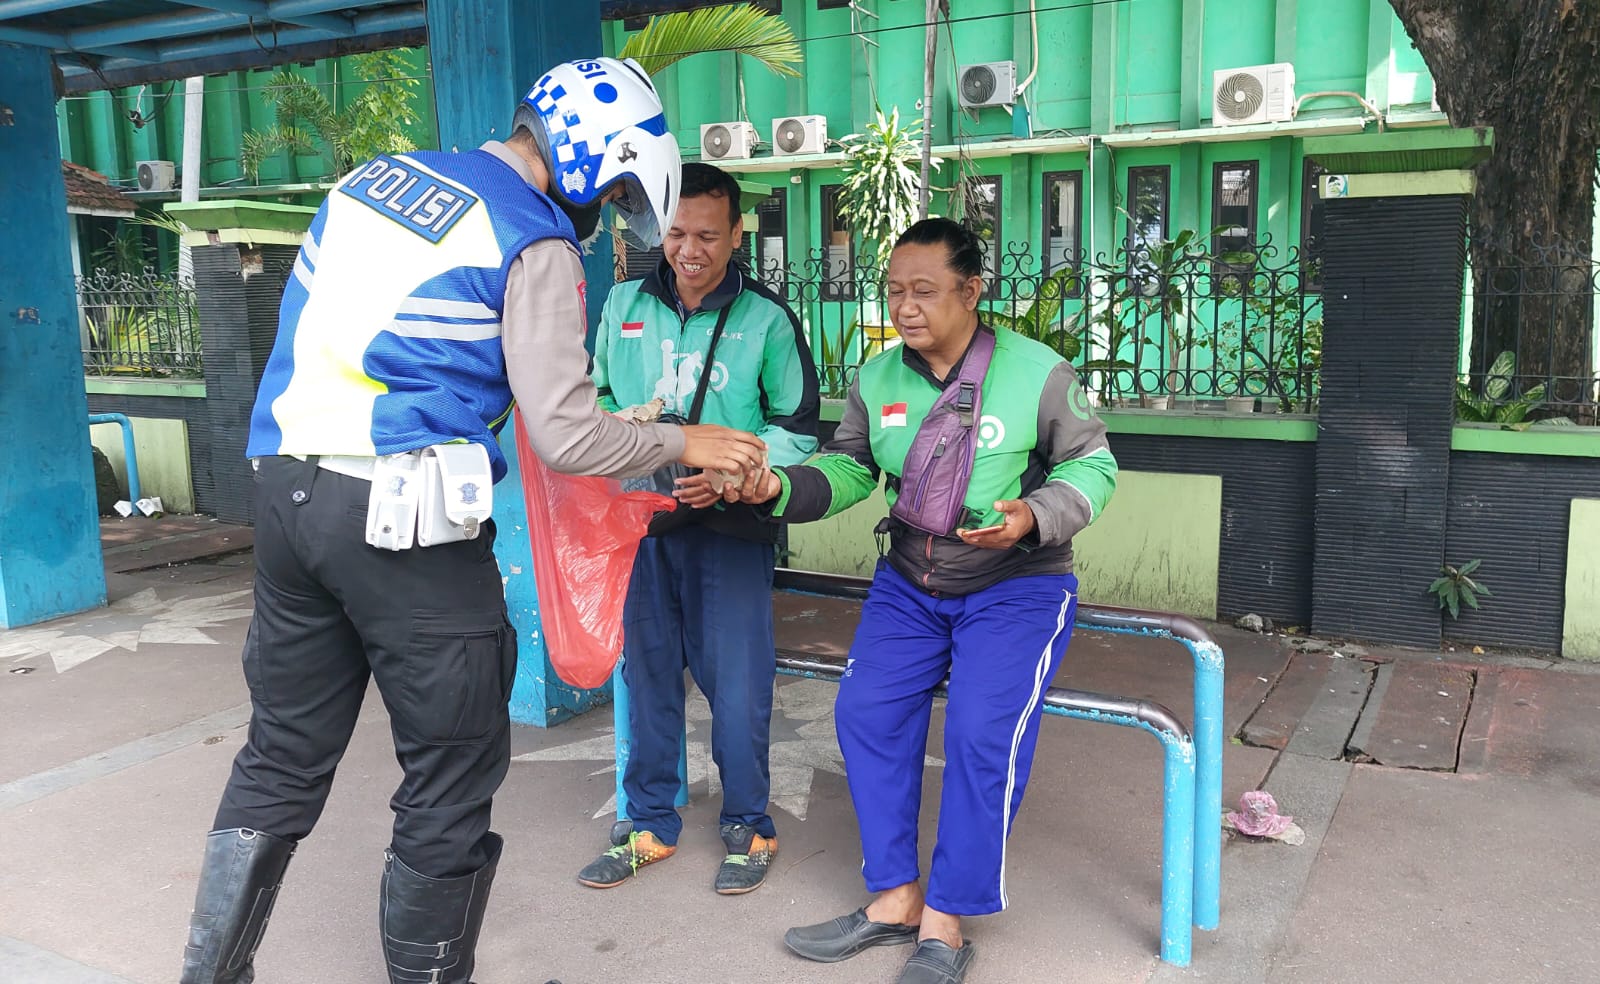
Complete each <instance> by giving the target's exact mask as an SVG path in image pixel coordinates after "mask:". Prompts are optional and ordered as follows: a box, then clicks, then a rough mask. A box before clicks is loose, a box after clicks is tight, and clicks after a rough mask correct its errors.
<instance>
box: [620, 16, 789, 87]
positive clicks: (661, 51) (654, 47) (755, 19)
mask: <svg viewBox="0 0 1600 984" xmlns="http://www.w3.org/2000/svg"><path fill="white" fill-rule="evenodd" d="M704 51H731V52H734V53H736V54H740V55H748V56H750V57H751V58H754V59H755V60H756V61H759V62H760V63H761V64H763V65H765V66H766V67H767V68H768V69H770V70H771V71H772V72H773V73H775V74H777V75H784V76H790V77H798V76H799V74H800V72H799V70H798V69H796V68H795V66H796V65H799V64H800V62H801V61H802V60H803V58H804V56H803V55H802V54H801V52H800V42H799V41H797V40H796V39H795V36H794V31H793V30H792V29H790V27H789V24H788V22H787V21H785V20H784V19H783V18H781V17H774V16H773V15H772V14H770V13H768V12H767V11H765V10H762V9H760V8H759V7H752V6H751V5H749V4H737V5H730V6H722V7H699V8H696V9H694V10H684V11H679V12H677V13H672V14H661V15H658V16H655V17H651V18H650V20H649V22H648V23H646V24H645V26H644V29H643V30H641V31H640V32H639V33H637V34H635V35H633V36H632V37H630V38H629V39H628V41H627V43H626V44H624V45H623V46H622V50H620V51H618V52H617V57H618V58H632V59H634V60H635V61H637V62H638V63H639V64H640V65H641V66H642V67H643V68H644V70H645V71H646V72H649V73H650V74H651V75H654V74H656V73H657V72H659V71H661V70H662V69H664V68H666V67H667V66H668V65H671V64H673V63H674V62H677V61H681V60H682V59H684V58H687V57H689V56H690V55H694V54H699V53H700V52H704Z"/></svg>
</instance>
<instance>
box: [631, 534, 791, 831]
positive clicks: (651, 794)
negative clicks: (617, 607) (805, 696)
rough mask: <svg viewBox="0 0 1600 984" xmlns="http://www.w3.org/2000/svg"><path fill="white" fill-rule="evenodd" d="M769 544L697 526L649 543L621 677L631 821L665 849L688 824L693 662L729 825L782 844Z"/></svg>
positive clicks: (641, 560) (640, 561) (634, 589)
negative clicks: (773, 744)
mask: <svg viewBox="0 0 1600 984" xmlns="http://www.w3.org/2000/svg"><path fill="white" fill-rule="evenodd" d="M774 560H775V554H774V550H773V546H772V544H770V543H755V542H751V541H749V540H740V539H738V538H736V537H731V536H725V535H723V534H721V533H714V532H712V531H710V530H708V529H706V528H705V527H703V526H688V527H685V528H683V529H681V530H677V531H675V532H672V533H668V534H666V535H664V536H659V537H646V538H645V539H644V540H643V541H641V542H640V544H639V555H638V558H637V559H636V560H635V561H634V565H633V580H632V583H631V584H630V585H629V587H628V598H627V602H626V604H625V605H624V607H623V640H622V651H623V655H624V656H625V657H626V659H625V661H624V663H623V666H622V678H623V680H624V682H626V683H627V685H628V712H629V721H630V723H631V725H632V727H633V752H632V754H631V755H630V757H629V758H628V767H627V770H626V772H624V774H623V790H624V791H625V792H626V793H627V794H628V818H629V819H631V820H632V821H633V823H634V827H635V828H636V829H638V830H641V831H643V830H648V831H650V832H651V833H653V834H655V835H656V837H657V839H659V840H660V841H661V842H662V843H663V844H676V843H677V842H678V834H679V832H680V831H682V829H683V821H682V819H680V818H679V816H678V811H677V810H676V809H675V808H674V806H673V804H674V802H675V801H676V800H677V796H678V742H679V739H680V738H681V736H682V735H683V723H684V707H683V702H684V697H685V690H684V681H683V671H684V668H685V667H688V670H689V674H690V675H691V676H692V677H694V682H695V684H696V685H697V686H698V687H699V688H700V691H701V693H703V694H705V695H706V700H707V701H708V702H709V703H710V704H711V757H712V759H713V760H714V761H715V762H716V765H717V769H718V770H719V772H720V774H721V777H722V818H721V823H724V824H730V823H739V824H748V825H750V826H752V827H754V828H755V829H756V833H758V834H760V835H761V836H763V837H774V836H776V835H777V831H776V830H775V829H774V828H773V825H772V818H771V817H770V816H768V815H767V798H768V795H769V794H770V792H771V789H772V783H771V777H770V775H769V772H768V763H767V742H768V733H769V730H770V727H771V723H772V685H773V682H774V680H775V679H776V676H777V658H776V655H775V650H774V646H775V644H774V642H773V637H772V571H773V566H774Z"/></svg>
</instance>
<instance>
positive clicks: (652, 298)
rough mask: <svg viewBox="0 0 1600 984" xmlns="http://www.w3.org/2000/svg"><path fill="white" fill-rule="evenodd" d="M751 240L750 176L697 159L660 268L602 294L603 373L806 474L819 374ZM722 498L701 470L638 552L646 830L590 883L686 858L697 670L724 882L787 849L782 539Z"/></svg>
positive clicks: (635, 814)
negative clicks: (781, 754)
mask: <svg viewBox="0 0 1600 984" xmlns="http://www.w3.org/2000/svg"><path fill="white" fill-rule="evenodd" d="M743 236H744V232H743V224H742V222H741V219H740V209H739V184H738V182H736V181H734V180H733V178H732V177H730V176H729V175H728V174H726V173H725V172H723V171H720V170H718V169H717V168H714V167H712V166H710V165H709V164H698V163H691V164H685V165H684V167H683V187H682V188H681V189H680V191H679V200H678V209H677V214H676V216H675V217H674V218H673V220H672V223H671V225H670V226H669V228H668V230H667V234H666V238H665V241H664V242H663V243H662V249H663V252H664V253H665V254H666V255H665V259H664V260H663V261H662V262H661V263H660V264H659V265H658V266H657V267H656V269H655V271H654V272H652V273H651V274H650V275H649V276H647V277H645V278H644V279H642V280H637V281H630V282H628V283H624V284H618V285H617V286H616V287H615V288H613V289H612V291H611V294H610V296H609V297H608V298H607V299H606V306H605V311H604V314H603V315H602V317H601V325H600V331H599V334H598V335H597V337H596V340H595V354H594V381H595V385H596V387H597V388H598V390H599V393H600V405H601V407H602V408H604V409H606V410H610V411H613V412H614V411H616V410H618V409H620V408H622V407H628V406H634V405H638V404H642V403H647V402H649V401H651V400H653V399H660V400H661V401H662V404H663V405H664V408H665V411H666V412H667V413H672V414H677V415H678V416H681V417H684V418H694V419H693V420H692V421H691V422H695V423H698V422H707V423H712V422H714V423H720V424H727V425H729V426H734V427H739V428H741V429H743V430H747V431H750V432H752V433H754V434H756V436H758V437H760V438H761V439H762V440H763V441H765V442H766V444H767V454H768V460H769V462H770V463H771V464H773V465H797V464H800V463H801V462H803V461H805V460H806V459H807V458H808V457H810V455H811V453H812V452H813V451H815V450H816V447H817V411H818V399H817V375H816V367H815V365H814V364H813V363H812V361H811V352H810V350H809V348H808V347H807V345H806V342H805V337H804V335H803V334H802V332H801V331H800V323H799V320H798V319H797V318H796V317H795V315H794V312H792V311H790V310H789V309H788V308H787V307H786V306H785V305H784V303H783V301H781V300H780V299H779V298H778V297H776V296H775V295H774V294H772V293H771V292H770V291H768V290H767V289H766V288H765V287H764V286H763V285H762V284H761V283H759V282H758V281H756V280H755V279H754V278H751V277H749V276H748V275H747V274H745V272H744V271H742V270H740V269H739V267H738V265H737V264H735V263H733V262H732V259H733V252H734V250H736V249H738V248H739V243H740V241H741V240H742V239H743ZM697 394H700V398H699V399H698V400H697V399H696V395H697ZM697 403H699V404H700V407H701V409H700V414H699V416H698V417H694V414H693V411H694V409H695V405H696V404H697ZM720 493H721V489H719V488H716V487H714V486H713V485H712V483H711V480H710V479H708V478H706V477H705V475H704V474H697V475H694V476H691V477H689V478H686V479H681V480H680V481H679V489H678V493H677V495H678V498H679V500H680V501H681V502H682V503H684V504H686V505H687V506H689V507H691V509H689V510H683V509H680V510H679V513H678V514H675V515H674V517H673V519H674V521H675V522H676V523H678V524H679V525H677V526H676V528H674V529H671V530H670V531H662V532H659V533H656V534H653V535H651V536H649V537H646V538H645V540H644V542H643V543H641V544H640V548H639V555H638V559H637V560H636V562H635V564H634V568H633V579H632V581H631V583H630V585H629V588H628V598H627V603H626V606H625V608H624V615H623V620H624V636H623V639H624V642H623V657H624V660H623V666H622V674H623V679H624V680H625V681H626V683H627V685H628V691H629V696H630V700H629V705H628V707H629V720H630V723H631V725H632V729H633V749H632V754H631V755H630V756H629V758H628V767H627V772H626V774H625V775H624V776H623V783H624V788H625V790H626V791H627V794H628V817H629V819H631V820H632V821H633V823H634V832H633V833H632V834H631V835H630V836H629V837H628V838H627V840H625V841H623V842H622V843H616V844H613V845H612V846H611V848H610V849H609V850H607V851H606V852H605V853H603V854H601V855H600V856H599V857H598V858H596V859H595V860H594V861H593V862H592V863H591V864H589V865H588V866H587V867H585V868H584V869H583V871H582V872H580V873H579V875H578V880H579V881H580V882H582V883H583V884H585V885H588V886H590V887H592V888H612V887H614V886H617V885H620V884H622V883H623V882H624V881H626V880H627V879H628V878H629V877H630V876H631V875H633V874H634V873H635V872H636V871H637V870H638V869H639V868H640V867H641V866H643V865H647V864H650V863H652V862H655V861H662V860H665V859H666V858H668V857H671V856H672V854H673V852H674V851H675V850H676V845H677V842H678V833H679V831H680V830H681V829H682V827H683V823H682V820H681V819H680V818H679V817H678V813H677V810H676V809H675V807H674V802H675V801H676V799H677V794H678V741H679V736H680V735H682V734H683V718H684V678H683V671H684V668H685V667H687V668H688V670H689V672H690V674H691V675H693V677H694V680H695V683H696V684H697V685H699V687H700V689H701V691H702V692H704V693H705V695H706V700H707V701H708V702H709V703H710V705H711V714H712V721H713V724H712V731H711V735H712V738H711V749H712V757H713V758H714V759H715V760H716V763H717V767H718V769H719V770H720V772H721V777H722V814H721V818H720V827H721V834H722V841H723V843H724V844H725V845H726V846H727V857H726V858H725V859H724V860H723V862H722V864H721V866H720V867H719V868H718V870H717V874H716V877H715V880H714V887H715V889H716V890H717V891H718V892H719V893H721V894H724V895H739V894H743V893H745V892H749V891H752V890H753V889H755V888H757V887H759V886H760V885H761V882H762V880H763V879H764V878H765V877H766V873H767V866H768V865H769V864H770V863H771V861H772V858H773V856H774V855H775V854H776V853H777V850H778V839H777V830H776V829H775V827H774V826H773V822H772V817H771V816H769V815H768V813H767V798H768V794H769V792H770V789H771V783H770V781H769V775H768V766H767V740H768V729H769V725H770V719H771V715H772V685H773V681H774V678H775V675H776V662H775V657H774V650H773V633H772V573H773V566H774V562H775V549H774V544H775V541H776V533H775V528H774V527H773V526H772V525H771V524H770V523H766V522H763V521H762V519H761V518H759V517H758V516H757V515H756V514H755V513H754V511H753V510H752V508H751V507H750V506H748V505H742V504H735V505H729V504H725V503H723V502H722V498H721V495H720ZM685 513H687V516H685V515H684V514H685ZM684 520H687V522H684Z"/></svg>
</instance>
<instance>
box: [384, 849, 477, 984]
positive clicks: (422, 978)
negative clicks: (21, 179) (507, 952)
mask: <svg viewBox="0 0 1600 984" xmlns="http://www.w3.org/2000/svg"><path fill="white" fill-rule="evenodd" d="M488 836H489V838H491V843H490V845H489V863H488V864H486V865H484V866H483V867H482V868H479V869H478V870H477V871H474V872H473V873H472V874H470V875H462V876H460V877H459V878H429V877H428V876H427V875H424V874H421V873H420V872H416V871H413V870H411V869H410V868H409V867H407V866H406V863H405V862H404V861H401V860H400V859H399V858H397V857H395V854H394V851H393V850H389V851H385V852H384V864H383V889H382V893H383V894H382V898H381V900H380V902H379V904H378V928H379V930H380V931H381V933H382V936H383V959H384V962H385V963H387V964H388V966H389V982H390V984H468V982H470V981H471V979H472V967H473V953H474V951H475V950H476V949H477V947H478V931H479V930H480V929H482V928H483V912H484V909H485V908H487V907H488V904H489V886H490V885H492V884H493V883H494V871H495V866H496V865H497V864H498V863H499V861H500V849H501V847H502V845H503V844H504V843H505V842H504V841H503V840H501V838H500V835H499V834H492V833H491V834H489V835H488Z"/></svg>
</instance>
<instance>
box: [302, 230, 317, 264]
mask: <svg viewBox="0 0 1600 984" xmlns="http://www.w3.org/2000/svg"><path fill="white" fill-rule="evenodd" d="M300 251H301V252H303V253H305V255H306V259H307V260H308V261H310V263H311V264H312V265H313V266H314V265H316V262H317V254H318V253H319V252H321V251H322V247H320V246H318V245H317V240H316V237H314V236H312V235H311V233H309V232H308V233H306V238H305V242H303V243H301V244H300Z"/></svg>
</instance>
